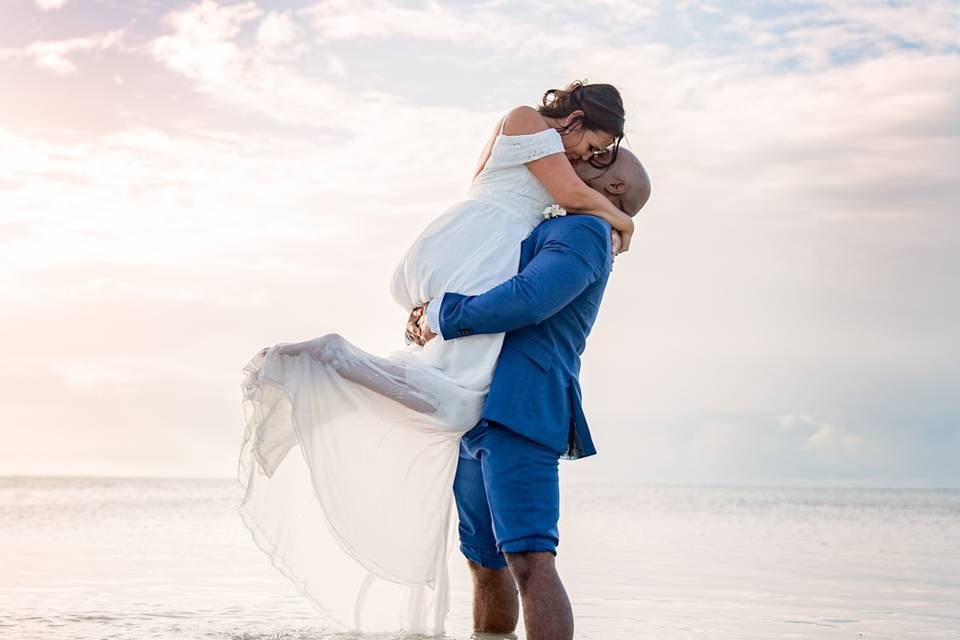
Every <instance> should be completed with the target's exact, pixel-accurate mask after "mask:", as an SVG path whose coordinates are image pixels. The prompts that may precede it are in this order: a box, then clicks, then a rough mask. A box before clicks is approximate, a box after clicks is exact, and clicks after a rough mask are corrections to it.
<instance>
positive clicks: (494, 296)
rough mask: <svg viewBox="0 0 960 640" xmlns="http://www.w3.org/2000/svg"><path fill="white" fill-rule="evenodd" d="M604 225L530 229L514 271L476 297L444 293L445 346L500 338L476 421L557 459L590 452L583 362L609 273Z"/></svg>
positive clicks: (557, 221) (554, 224)
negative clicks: (479, 337) (475, 337)
mask: <svg viewBox="0 0 960 640" xmlns="http://www.w3.org/2000/svg"><path fill="white" fill-rule="evenodd" d="M610 231H611V229H610V225H609V224H608V223H607V222H605V221H604V220H602V219H600V218H597V217H594V216H590V215H567V216H563V217H560V218H554V219H551V220H548V221H546V222H544V223H542V224H540V225H539V226H537V228H536V229H534V231H533V233H531V234H530V236H529V237H528V238H527V239H526V240H524V241H523V244H522V245H521V255H520V270H519V273H518V274H517V275H516V276H514V277H513V278H511V279H510V280H508V281H506V282H504V283H503V284H501V285H499V286H497V287H494V288H493V289H491V290H489V291H487V292H485V293H482V294H480V295H476V296H464V295H460V294H457V293H447V294H445V295H444V296H443V301H442V304H441V305H440V312H439V327H440V334H441V335H442V336H443V338H444V339H445V340H446V339H452V338H456V337H460V336H468V335H472V334H475V333H500V332H507V335H506V338H505V339H504V343H503V348H502V350H501V352H500V359H499V361H498V363H497V368H496V370H495V372H494V375H493V382H492V384H491V386H490V394H489V395H488V397H487V401H486V405H485V406H484V411H483V417H484V418H486V419H487V420H492V421H495V422H498V423H500V424H502V425H504V426H507V427H509V428H510V429H511V430H513V431H515V432H517V433H519V434H521V435H523V436H525V437H527V438H529V439H531V440H534V441H536V442H539V443H541V444H543V445H545V446H548V447H550V448H552V449H555V450H556V451H558V452H561V457H563V458H565V459H576V458H582V457H585V456H589V455H593V454H595V453H596V449H595V448H594V446H593V440H592V439H591V437H590V429H589V427H588V426H587V421H586V418H585V417H584V414H583V409H582V408H581V393H580V382H579V375H580V354H581V353H583V350H584V348H585V347H586V340H587V336H588V335H589V333H590V329H591V327H592V326H593V323H594V321H595V320H596V317H597V311H598V309H599V308H600V299H601V298H602V297H603V290H604V288H605V287H606V284H607V278H608V277H609V274H610V268H611V260H612V258H611V247H610Z"/></svg>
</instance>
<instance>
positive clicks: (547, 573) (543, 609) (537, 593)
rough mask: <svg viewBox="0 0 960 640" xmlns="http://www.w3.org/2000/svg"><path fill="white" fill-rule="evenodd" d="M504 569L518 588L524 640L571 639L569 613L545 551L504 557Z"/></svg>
mask: <svg viewBox="0 0 960 640" xmlns="http://www.w3.org/2000/svg"><path fill="white" fill-rule="evenodd" d="M504 555H505V556H506V557H507V566H508V567H509V568H510V572H511V573H512V574H513V577H514V579H515V580H516V581H517V585H519V587H520V596H521V598H522V600H523V619H524V621H525V623H526V627H527V640H570V639H572V638H573V609H572V608H571V607H570V598H568V597H567V591H566V589H564V588H563V583H562V582H561V581H560V575H559V574H558V573H557V567H556V564H555V562H556V558H555V557H554V555H553V554H552V553H550V552H549V551H528V552H524V553H509V552H507V553H505V554H504Z"/></svg>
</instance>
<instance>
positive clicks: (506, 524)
mask: <svg viewBox="0 0 960 640" xmlns="http://www.w3.org/2000/svg"><path fill="white" fill-rule="evenodd" d="M574 169H575V170H576V172H577V174H578V175H579V176H580V178H581V179H583V181H584V182H586V183H587V184H588V185H590V186H591V187H593V188H594V189H596V190H598V191H600V192H601V193H603V194H604V195H605V196H606V197H607V198H608V199H609V200H610V201H611V202H613V204H614V205H616V206H617V207H619V208H620V209H622V210H623V211H625V212H626V213H628V214H630V215H636V213H637V212H638V211H639V210H640V208H641V207H643V205H644V204H645V203H646V201H647V199H648V198H649V196H650V180H649V178H648V177H647V174H646V171H645V170H644V168H643V165H642V164H641V163H640V161H639V160H637V158H636V157H635V156H634V155H633V154H632V153H630V152H629V151H628V150H626V149H620V150H619V152H618V154H617V159H616V162H614V163H613V164H612V165H611V166H609V167H608V168H606V169H598V168H595V167H593V166H591V165H590V164H588V163H585V162H584V163H578V164H577V165H575V166H574ZM611 266H612V250H611V228H610V225H609V224H607V223H606V222H605V221H603V220H602V219H600V218H597V217H594V216H590V215H568V216H564V217H561V218H555V219H551V220H548V221H546V222H544V223H543V224H540V225H539V226H537V228H536V229H534V231H533V233H531V234H530V236H529V237H528V238H527V239H526V240H524V241H523V244H522V246H521V257H520V271H519V273H518V274H517V275H516V276H514V277H513V278H511V279H510V280H508V281H507V282H504V283H503V284H501V285H499V286H497V287H494V288H493V289H491V290H489V291H487V292H486V293H483V294H480V295H476V296H464V295H460V294H458V293H452V292H447V293H446V294H444V295H443V296H442V297H441V298H437V299H434V300H432V301H430V302H429V303H428V304H427V306H426V309H425V310H422V309H415V310H414V312H413V313H412V314H411V318H410V322H408V333H412V334H413V335H414V338H415V339H416V341H417V342H420V343H421V344H422V343H423V342H426V341H428V340H430V339H433V338H437V339H438V340H453V339H456V338H459V337H463V336H469V335H473V334H479V333H501V332H506V333H507V335H506V337H505V339H504V342H503V348H502V349H501V352H500V359H499V360H498V362H497V368H496V371H495V373H494V376H493V381H492V382H491V385H490V393H489V395H488V396H487V401H486V404H485V406H484V410H483V416H482V419H481V420H480V422H479V423H478V424H477V425H476V426H475V427H474V428H473V429H471V430H470V431H468V432H467V433H466V434H464V436H463V438H462V440H461V442H460V458H459V461H458V465H457V473H456V479H455V481H454V486H453V490H454V495H455V497H456V502H457V511H458V513H459V516H460V531H459V532H460V549H461V551H462V552H463V554H464V555H465V556H466V557H467V561H468V564H469V566H470V572H471V574H472V576H473V585H474V601H473V621H474V628H475V630H476V631H483V632H488V633H512V632H513V631H514V630H515V629H516V626H517V618H518V615H519V607H518V602H517V588H518V587H519V592H520V599H521V600H522V602H523V617H524V621H525V627H526V632H527V639H528V640H564V639H569V638H573V611H572V609H571V608H570V600H569V599H568V598H567V593H566V591H565V589H564V587H563V583H562V582H561V581H560V576H559V575H558V574H557V570H556V567H555V564H554V560H555V556H556V553H557V551H556V549H557V544H558V542H559V531H558V527H557V525H558V521H559V517H560V484H559V470H558V466H559V465H558V461H559V459H561V458H563V459H567V460H574V459H577V458H582V457H585V456H589V455H593V454H595V453H596V450H595V449H594V447H593V442H592V440H591V438H590V431H589V429H588V428H587V422H586V419H585V417H584V415H583V411H582V409H581V406H580V385H579V381H578V377H579V372H580V354H581V353H582V352H583V350H584V347H585V346H586V338H587V334H589V332H590V328H591V327H592V325H593V322H594V320H595V319H596V317H597V311H598V309H599V306H600V299H601V297H602V296H603V290H604V287H605V286H606V283H607V278H608V276H609V273H610V269H611Z"/></svg>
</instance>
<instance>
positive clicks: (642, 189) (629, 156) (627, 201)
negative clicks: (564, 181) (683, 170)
mask: <svg viewBox="0 0 960 640" xmlns="http://www.w3.org/2000/svg"><path fill="white" fill-rule="evenodd" d="M573 170H574V171H576V172H577V175H578V176H580V179H581V180H583V181H584V182H586V183H587V184H588V185H590V186H591V187H592V188H594V189H596V190H597V191H599V192H600V193H602V194H603V195H605V196H606V197H607V199H608V200H609V201H610V202H612V203H613V204H614V205H615V206H617V207H619V208H620V209H621V210H622V211H624V212H625V213H626V214H627V215H629V216H635V215H636V214H637V212H638V211H640V209H642V208H643V205H645V204H646V203H647V200H649V199H650V190H651V186H650V176H648V175H647V171H646V169H644V168H643V164H642V163H641V162H640V160H639V159H638V158H637V156H635V155H633V153H632V152H631V151H630V150H629V149H624V148H623V147H620V148H619V149H618V150H617V160H616V162H614V163H613V164H612V165H610V166H609V167H607V168H605V169H598V168H596V167H594V166H591V165H590V163H588V162H578V163H576V164H574V165H573Z"/></svg>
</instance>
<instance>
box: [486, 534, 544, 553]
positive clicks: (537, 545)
mask: <svg viewBox="0 0 960 640" xmlns="http://www.w3.org/2000/svg"><path fill="white" fill-rule="evenodd" d="M500 551H503V552H504V553H524V552H529V551H549V552H550V553H552V554H553V555H557V540H555V539H554V538H550V537H547V536H530V537H528V538H518V539H516V540H507V541H506V542H504V543H503V544H501V545H500Z"/></svg>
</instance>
